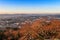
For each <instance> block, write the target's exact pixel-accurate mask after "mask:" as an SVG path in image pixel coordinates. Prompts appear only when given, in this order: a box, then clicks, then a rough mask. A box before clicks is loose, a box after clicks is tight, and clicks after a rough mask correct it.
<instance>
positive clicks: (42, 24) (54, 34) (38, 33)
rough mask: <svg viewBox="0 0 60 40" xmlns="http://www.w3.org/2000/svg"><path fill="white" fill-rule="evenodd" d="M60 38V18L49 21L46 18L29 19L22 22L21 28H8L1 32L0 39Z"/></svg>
mask: <svg viewBox="0 0 60 40" xmlns="http://www.w3.org/2000/svg"><path fill="white" fill-rule="evenodd" d="M44 39H51V40H54V39H60V20H57V19H53V20H50V21H49V22H47V21H46V20H45V19H44V20H41V19H38V20H35V21H34V22H32V23H30V22H29V21H28V22H26V23H25V24H22V26H21V28H18V29H17V28H16V29H15V30H14V29H11V28H10V29H6V30H5V31H3V32H0V40H44Z"/></svg>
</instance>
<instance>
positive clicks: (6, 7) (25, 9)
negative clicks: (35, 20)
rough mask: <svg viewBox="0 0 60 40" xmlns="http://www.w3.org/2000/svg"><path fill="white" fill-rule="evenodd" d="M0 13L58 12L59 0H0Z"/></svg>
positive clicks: (59, 8) (59, 10)
mask: <svg viewBox="0 0 60 40" xmlns="http://www.w3.org/2000/svg"><path fill="white" fill-rule="evenodd" d="M1 13H3V14H4V13H8V14H9V13H10V14H12V13H60V0H0V14H1Z"/></svg>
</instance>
